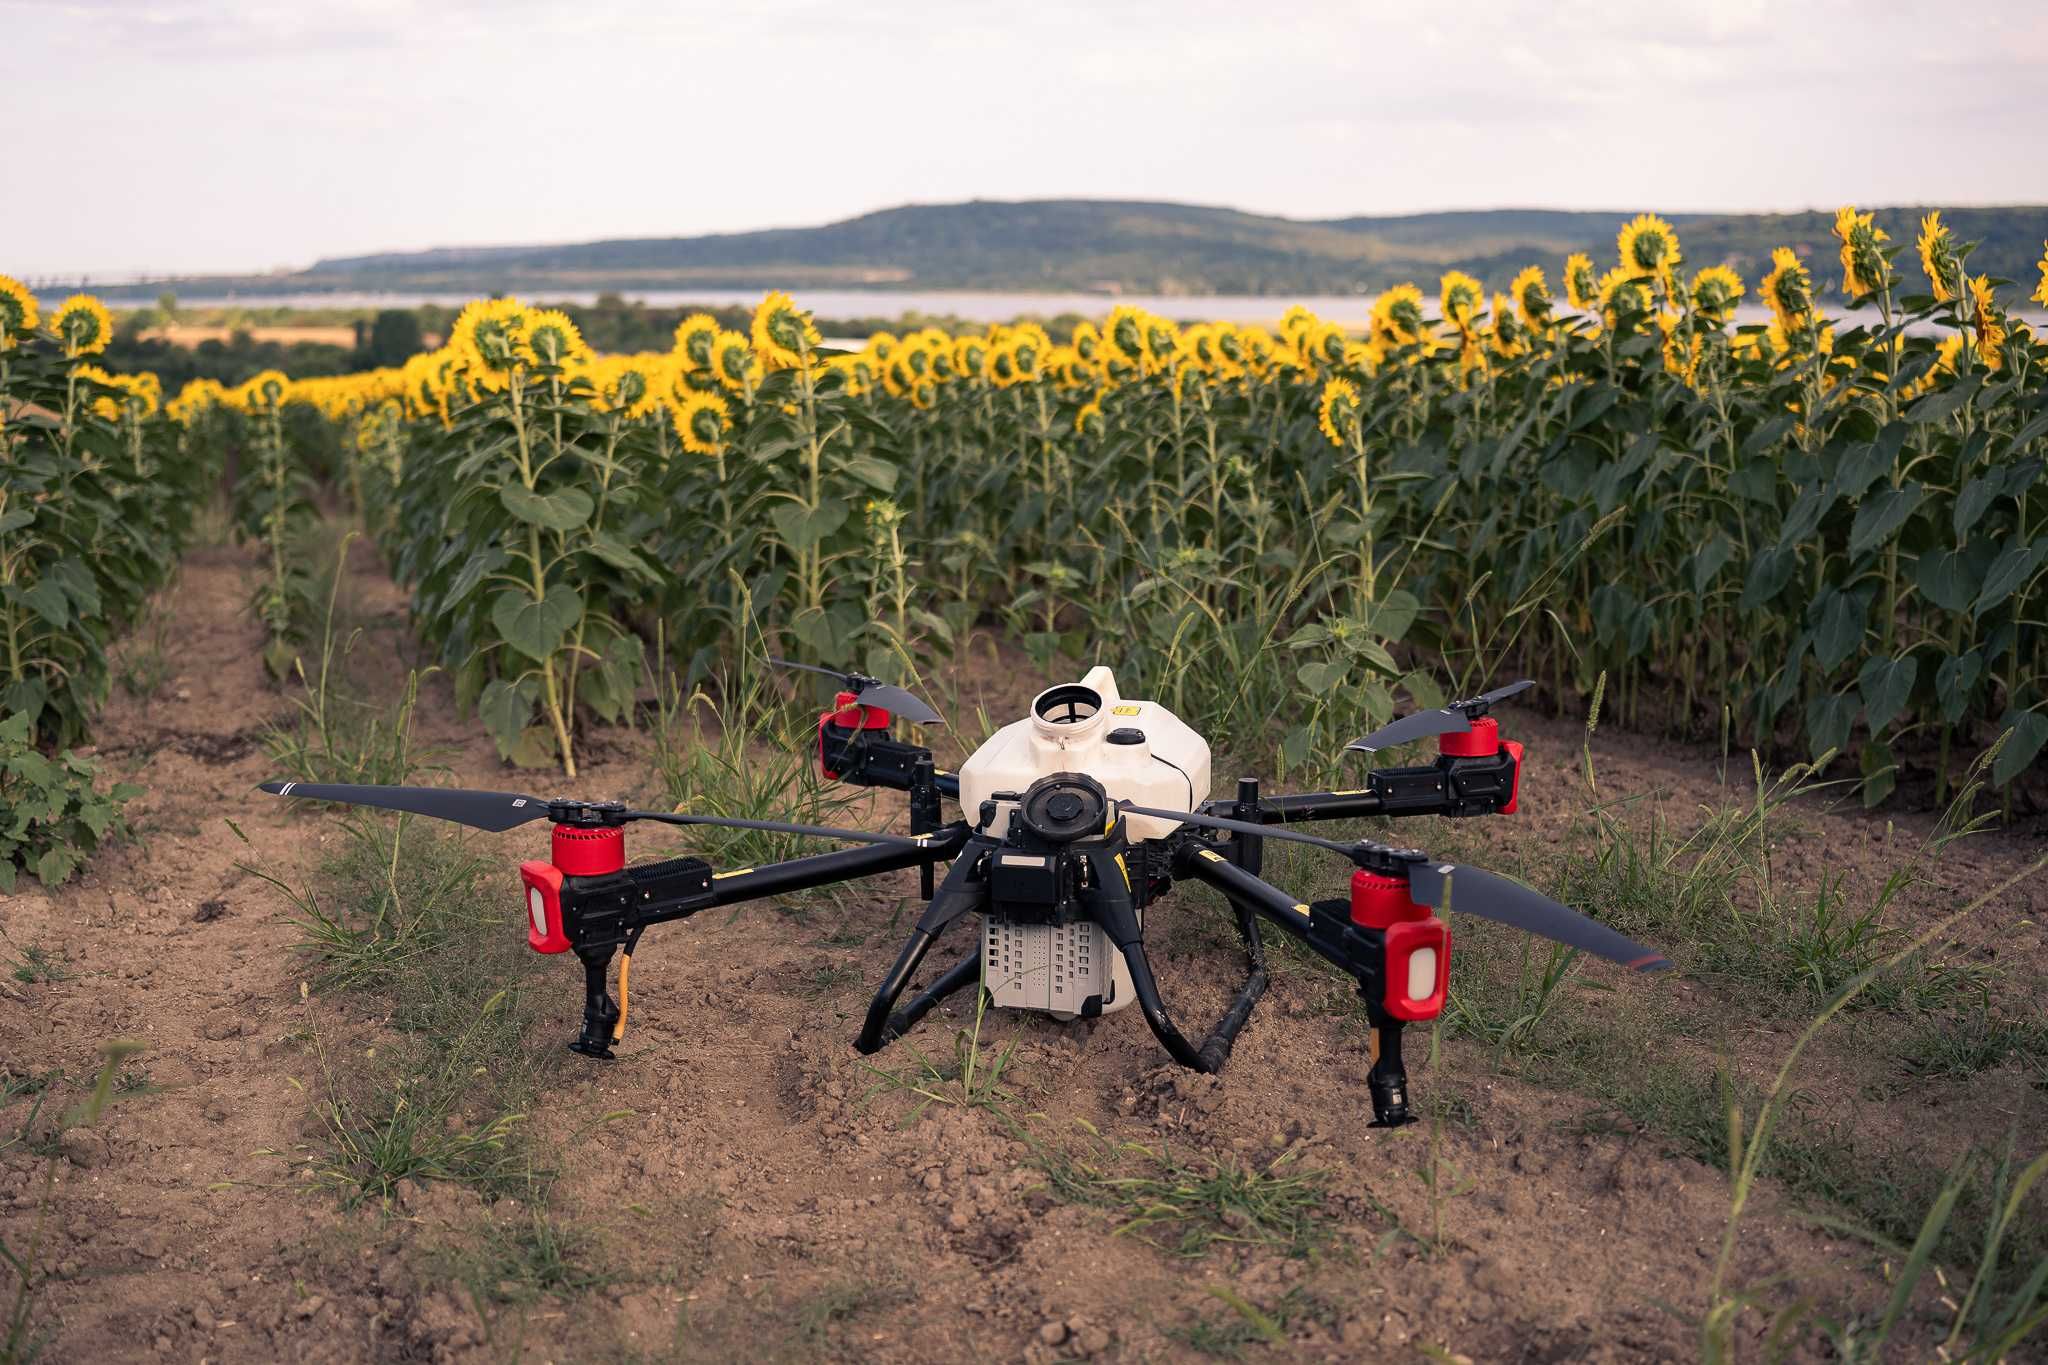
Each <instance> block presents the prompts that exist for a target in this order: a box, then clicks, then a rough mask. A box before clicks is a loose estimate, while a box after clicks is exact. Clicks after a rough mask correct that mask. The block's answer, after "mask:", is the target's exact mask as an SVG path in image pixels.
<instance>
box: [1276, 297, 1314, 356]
mask: <svg viewBox="0 0 2048 1365" xmlns="http://www.w3.org/2000/svg"><path fill="white" fill-rule="evenodd" d="M1317 320H1318V319H1317V318H1316V315H1315V314H1314V313H1311V312H1310V311H1309V310H1308V309H1306V308H1304V307H1302V306H1301V305H1300V304H1298V303H1297V304H1293V305H1291V306H1290V307H1289V308H1288V310H1287V311H1286V312H1284V313H1282V314H1281V315H1280V336H1281V337H1282V339H1284V340H1286V341H1288V342H1291V343H1293V344H1294V348H1295V349H1296V350H1300V349H1301V343H1300V342H1299V341H1297V340H1296V334H1297V333H1299V332H1300V331H1301V330H1302V329H1303V328H1305V327H1307V326H1309V325H1310V324H1312V323H1314V322H1316V321H1317Z"/></svg>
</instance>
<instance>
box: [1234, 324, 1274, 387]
mask: <svg viewBox="0 0 2048 1365" xmlns="http://www.w3.org/2000/svg"><path fill="white" fill-rule="evenodd" d="M1236 335H1237V346H1238V351H1239V356H1238V359H1239V362H1240V363H1241V364H1243V366H1244V367H1245V370H1246V371H1247V372H1248V373H1251V374H1255V375H1258V376H1261V377H1264V376H1265V374H1266V373H1267V372H1268V371H1269V370H1271V369H1272V366H1273V352H1274V349H1275V348H1276V346H1277V345H1278V343H1277V342H1275V341H1274V340H1273V334H1272V333H1271V332H1269V331H1267V330H1266V329H1265V328H1263V327H1240V328H1238V329H1237V333H1236Z"/></svg>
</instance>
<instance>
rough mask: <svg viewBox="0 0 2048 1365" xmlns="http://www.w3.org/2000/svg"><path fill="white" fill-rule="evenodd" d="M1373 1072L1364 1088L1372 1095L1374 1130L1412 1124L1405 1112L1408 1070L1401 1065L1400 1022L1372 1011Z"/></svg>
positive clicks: (1408, 1114)
mask: <svg viewBox="0 0 2048 1365" xmlns="http://www.w3.org/2000/svg"><path fill="white" fill-rule="evenodd" d="M1369 1013H1370V1014H1371V1015H1372V1026H1373V1035H1372V1070H1371V1071H1369V1072H1367V1073H1366V1077H1365V1088H1366V1090H1367V1091H1369V1092H1370V1093H1371V1095H1372V1124H1371V1126H1372V1127H1374V1128H1399V1127H1400V1126H1401V1125H1402V1124H1404V1123H1413V1122H1414V1121H1415V1116H1414V1115H1413V1114H1411V1113H1409V1112H1408V1071H1407V1068H1406V1067H1404V1066H1402V1064H1401V1027H1402V1025H1401V1021H1400V1020H1399V1019H1395V1018H1392V1017H1390V1016H1388V1015H1385V1014H1382V1013H1381V1012H1380V1011H1379V1010H1377V1009H1373V1010H1370V1011H1369Z"/></svg>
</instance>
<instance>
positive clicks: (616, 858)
mask: <svg viewBox="0 0 2048 1365" xmlns="http://www.w3.org/2000/svg"><path fill="white" fill-rule="evenodd" d="M554 862H555V866H556V867H559V868H561V869H562V871H563V873H564V874H565V875H567V876H571V877H600V876H603V875H604V874H605V873H607V872H618V871H621V870H622V869H624V867H625V866H626V831H624V830H622V829H619V828H616V827H612V828H605V827H603V826H599V827H596V828H590V827H586V826H582V825H556V826H555V839H554Z"/></svg>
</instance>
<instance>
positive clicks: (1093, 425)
mask: <svg viewBox="0 0 2048 1365" xmlns="http://www.w3.org/2000/svg"><path fill="white" fill-rule="evenodd" d="M1106 426H1107V424H1106V423H1105V422H1104V420H1103V416H1102V400H1101V399H1100V398H1094V399H1090V400H1089V401H1088V402H1086V403H1083V404H1082V405H1081V410H1080V411H1079V412H1077V413H1075V414H1074V430H1075V431H1078V432H1080V433H1081V434H1082V435H1083V436H1100V435H1101V434H1102V433H1103V431H1104V430H1105V429H1106Z"/></svg>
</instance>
